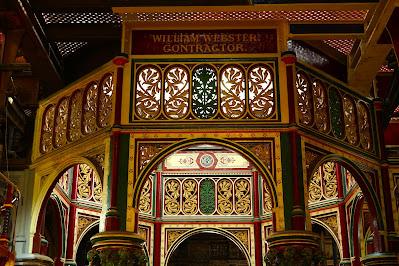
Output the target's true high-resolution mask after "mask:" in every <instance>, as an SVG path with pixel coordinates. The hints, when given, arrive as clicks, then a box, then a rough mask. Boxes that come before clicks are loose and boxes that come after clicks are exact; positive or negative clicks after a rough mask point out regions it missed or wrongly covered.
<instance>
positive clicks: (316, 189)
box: [309, 168, 323, 202]
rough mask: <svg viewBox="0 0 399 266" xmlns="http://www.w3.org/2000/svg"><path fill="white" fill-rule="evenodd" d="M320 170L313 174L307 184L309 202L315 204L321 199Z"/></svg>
mask: <svg viewBox="0 0 399 266" xmlns="http://www.w3.org/2000/svg"><path fill="white" fill-rule="evenodd" d="M320 170H321V169H320V168H319V169H317V171H316V172H314V174H313V176H312V179H311V180H310V184H309V202H316V201H319V200H321V199H322V197H323V195H322V191H321V189H322V187H321V186H322V174H321V171H320Z"/></svg>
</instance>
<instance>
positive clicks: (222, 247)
mask: <svg viewBox="0 0 399 266" xmlns="http://www.w3.org/2000/svg"><path fill="white" fill-rule="evenodd" d="M185 265H190V266H208V265H209V266H216V265H218V266H232V265H234V266H248V261H247V258H246V256H245V254H244V253H243V252H242V251H241V250H240V248H239V247H238V246H237V245H236V244H235V243H234V242H233V241H231V240H229V239H228V238H227V237H225V236H223V235H220V234H215V233H199V234H195V235H193V236H190V237H189V238H188V239H186V240H185V241H183V242H182V243H181V244H180V245H179V246H178V247H177V249H176V250H175V251H174V252H173V253H172V254H171V257H170V259H169V262H168V264H167V266H185Z"/></svg>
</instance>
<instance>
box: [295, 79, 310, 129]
mask: <svg viewBox="0 0 399 266" xmlns="http://www.w3.org/2000/svg"><path fill="white" fill-rule="evenodd" d="M295 84H296V91H297V104H298V109H299V120H300V121H301V123H303V124H305V125H311V124H312V122H313V106H312V96H311V94H310V84H309V80H308V77H307V76H306V75H305V74H304V73H301V72H299V73H297V74H296V83H295Z"/></svg>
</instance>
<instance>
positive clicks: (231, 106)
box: [220, 65, 245, 118]
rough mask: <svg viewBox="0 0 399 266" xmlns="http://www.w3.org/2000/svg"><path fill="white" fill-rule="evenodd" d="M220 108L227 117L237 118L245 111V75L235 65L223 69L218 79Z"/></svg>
mask: <svg viewBox="0 0 399 266" xmlns="http://www.w3.org/2000/svg"><path fill="white" fill-rule="evenodd" d="M220 90H221V110H222V113H223V115H225V116H226V117H228V118H239V117H241V116H242V115H243V114H244V112H245V76H244V71H243V70H242V69H241V68H240V67H239V66H236V65H231V66H228V67H226V68H224V69H223V71H222V73H221V80H220Z"/></svg>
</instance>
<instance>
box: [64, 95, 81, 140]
mask: <svg viewBox="0 0 399 266" xmlns="http://www.w3.org/2000/svg"><path fill="white" fill-rule="evenodd" d="M70 112H71V114H70V117H69V120H68V123H69V126H68V134H67V138H68V140H69V141H75V140H78V139H79V138H80V137H81V136H82V131H81V124H82V123H81V121H82V92H81V91H80V90H76V91H75V92H74V93H73V94H72V96H71V101H70Z"/></svg>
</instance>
